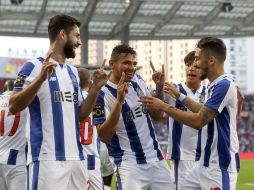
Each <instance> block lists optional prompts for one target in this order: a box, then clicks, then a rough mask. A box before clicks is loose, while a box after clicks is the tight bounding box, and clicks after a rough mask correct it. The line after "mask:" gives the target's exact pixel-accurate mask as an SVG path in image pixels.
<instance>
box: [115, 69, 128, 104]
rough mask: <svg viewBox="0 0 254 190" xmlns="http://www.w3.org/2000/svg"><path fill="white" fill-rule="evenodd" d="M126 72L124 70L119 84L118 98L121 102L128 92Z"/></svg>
mask: <svg viewBox="0 0 254 190" xmlns="http://www.w3.org/2000/svg"><path fill="white" fill-rule="evenodd" d="M124 78H125V73H124V72H122V76H121V78H120V80H119V82H118V84H117V100H118V102H119V103H121V104H123V102H124V100H125V96H126V94H127V93H128V88H129V84H128V83H127V82H124Z"/></svg>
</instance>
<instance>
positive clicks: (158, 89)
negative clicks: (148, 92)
mask: <svg viewBox="0 0 254 190" xmlns="http://www.w3.org/2000/svg"><path fill="white" fill-rule="evenodd" d="M155 97H156V98H159V99H160V100H164V92H163V85H156V94H155Z"/></svg>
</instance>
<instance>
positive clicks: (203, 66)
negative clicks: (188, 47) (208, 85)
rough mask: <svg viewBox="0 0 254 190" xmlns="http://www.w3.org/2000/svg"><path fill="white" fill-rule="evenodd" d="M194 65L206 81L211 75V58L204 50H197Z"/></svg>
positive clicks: (201, 77)
mask: <svg viewBox="0 0 254 190" xmlns="http://www.w3.org/2000/svg"><path fill="white" fill-rule="evenodd" d="M194 62H195V63H194V64H195V65H196V67H197V68H198V69H199V77H200V79H201V80H204V79H206V78H207V77H208V73H209V58H208V57H207V55H206V54H205V52H204V51H203V50H201V49H200V48H196V51H195V60H194Z"/></svg>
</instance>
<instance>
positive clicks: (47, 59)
mask: <svg viewBox="0 0 254 190" xmlns="http://www.w3.org/2000/svg"><path fill="white" fill-rule="evenodd" d="M52 54H53V51H51V52H50V53H49V55H48V56H47V57H46V59H45V62H48V61H49V59H50V57H51V55H52Z"/></svg>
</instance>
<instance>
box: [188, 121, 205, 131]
mask: <svg viewBox="0 0 254 190" xmlns="http://www.w3.org/2000/svg"><path fill="white" fill-rule="evenodd" d="M204 125H205V124H203V122H202V121H201V120H199V119H198V120H194V121H193V123H192V124H191V125H190V126H191V127H192V128H194V129H196V130H199V129H201V128H202V127H203V126H204Z"/></svg>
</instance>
